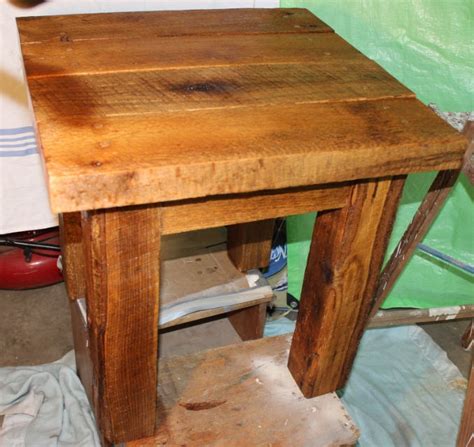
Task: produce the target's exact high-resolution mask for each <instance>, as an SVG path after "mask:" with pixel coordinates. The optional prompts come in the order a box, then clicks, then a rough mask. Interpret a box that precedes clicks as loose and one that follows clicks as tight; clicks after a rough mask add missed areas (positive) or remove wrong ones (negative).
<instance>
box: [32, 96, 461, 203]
mask: <svg viewBox="0 0 474 447" xmlns="http://www.w3.org/2000/svg"><path fill="white" fill-rule="evenodd" d="M340 123H344V125H343V126H342V125H340ZM51 124H52V123H42V122H40V123H38V128H39V132H40V134H41V141H42V150H43V156H44V158H45V161H46V165H47V172H48V183H49V194H50V202H51V206H52V208H53V210H54V211H62V212H65V211H75V210H81V209H96V208H104V207H105V208H106V207H113V206H125V205H131V204H139V203H153V202H161V201H169V200H181V199H187V198H192V197H203V196H209V195H217V194H231V193H241V192H250V191H258V190H262V189H267V190H268V189H278V188H287V187H296V186H302V185H314V184H324V183H331V182H343V181H347V180H353V179H358V178H370V177H375V176H378V175H397V174H403V173H408V172H419V171H426V170H432V169H454V168H459V167H460V166H461V163H462V156H463V153H464V151H465V148H466V140H465V139H464V137H462V136H461V135H459V134H458V133H457V132H455V131H453V130H452V128H451V127H450V126H449V125H448V124H446V123H444V122H443V121H442V120H441V119H440V118H438V117H437V116H435V115H434V113H433V112H431V111H430V110H428V109H426V107H424V106H423V105H422V104H420V103H419V102H418V101H416V100H415V99H391V100H377V101H365V102H358V101H356V102H341V103H327V104H299V105H293V106H272V107H271V106H268V107H255V108H246V107H243V108H233V109H232V108H231V109H218V110H200V111H196V112H183V113H172V114H168V115H160V116H159V119H158V117H153V116H137V117H129V116H126V117H107V118H101V119H97V120H90V119H88V118H84V119H81V120H80V119H78V120H77V121H75V122H74V124H73V125H72V124H71V123H68V122H67V120H66V121H65V122H59V121H55V122H54V126H52V125H51ZM132 129H133V131H132ZM183 129H185V130H186V131H183ZM242 135H245V138H242ZM316 135H317V138H316V137H315V136H316ZM71 147H73V148H74V150H71Z"/></svg>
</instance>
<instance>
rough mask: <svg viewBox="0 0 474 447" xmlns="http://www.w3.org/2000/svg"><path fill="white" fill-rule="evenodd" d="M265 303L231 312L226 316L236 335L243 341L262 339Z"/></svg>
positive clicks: (265, 313) (265, 312) (265, 311)
mask: <svg viewBox="0 0 474 447" xmlns="http://www.w3.org/2000/svg"><path fill="white" fill-rule="evenodd" d="M266 316H267V303H262V304H258V305H256V306H252V307H247V308H245V309H239V310H235V311H233V312H231V313H230V314H229V316H228V318H229V321H230V323H231V324H232V326H233V327H234V329H235V331H236V332H237V334H239V336H240V338H241V339H242V340H244V341H247V340H256V339H257V338H262V337H263V329H264V326H265V318H266Z"/></svg>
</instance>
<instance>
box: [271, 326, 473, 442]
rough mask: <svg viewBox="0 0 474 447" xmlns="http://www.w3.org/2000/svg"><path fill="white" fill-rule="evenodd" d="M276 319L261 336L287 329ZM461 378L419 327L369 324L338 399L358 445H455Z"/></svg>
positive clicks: (463, 386) (463, 388) (463, 385)
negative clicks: (353, 427)
mask: <svg viewBox="0 0 474 447" xmlns="http://www.w3.org/2000/svg"><path fill="white" fill-rule="evenodd" d="M294 326H295V323H294V322H292V321H290V320H288V319H286V318H281V319H280V320H277V321H275V322H272V323H268V324H267V325H266V327H265V335H266V336H270V335H277V334H282V333H288V332H292V331H293V330H294ZM465 392H466V380H465V379H464V378H463V377H462V376H461V373H460V372H459V370H458V369H457V368H456V366H455V365H454V364H453V363H451V361H450V360H449V359H448V358H447V356H446V353H445V352H444V351H443V350H442V349H441V348H440V347H439V346H438V345H437V344H436V343H434V341H433V340H432V339H431V337H430V336H429V335H428V334H427V333H426V332H425V331H423V329H421V328H420V327H418V326H401V327H394V328H383V329H369V330H368V331H366V333H365V334H364V336H363V338H362V341H361V344H360V347H359V350H358V353H357V357H356V359H355V362H354V367H353V369H352V372H351V375H350V377H349V380H348V382H347V384H346V387H345V388H344V390H343V393H342V401H343V402H344V405H345V407H346V409H347V411H348V412H349V414H350V415H351V417H352V419H353V420H354V422H355V423H356V425H357V426H358V428H359V429H360V432H361V437H360V439H359V445H360V446H361V447H372V446H373V447H380V446H383V447H425V446H432V447H446V446H450V445H453V446H454V445H456V435H457V432H458V426H459V421H460V419H461V412H462V406H463V401H464V394H465Z"/></svg>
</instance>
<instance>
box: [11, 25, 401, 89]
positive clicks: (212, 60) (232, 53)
mask: <svg viewBox="0 0 474 447" xmlns="http://www.w3.org/2000/svg"><path fill="white" fill-rule="evenodd" d="M18 24H19V29H20V35H21V29H22V22H21V19H19V22H18ZM105 48H106V51H104V49H105ZM22 53H23V59H24V62H25V69H26V74H27V76H28V78H30V79H33V78H41V77H45V78H49V77H55V76H63V75H68V76H72V75H74V76H80V75H85V74H87V75H90V74H97V73H102V74H105V73H115V72H124V71H125V72H130V71H132V72H133V71H135V72H143V71H151V70H163V69H171V68H174V69H177V68H190V67H195V68H197V67H215V66H236V65H243V64H282V63H283V64H291V63H293V64H294V63H301V64H304V63H309V62H320V63H324V62H325V61H327V62H329V61H334V60H340V61H344V60H348V59H350V58H352V59H353V60H354V62H357V61H358V62H359V63H361V64H365V66H373V67H378V65H376V64H375V62H370V61H369V60H368V59H367V58H366V57H365V56H363V55H362V53H360V52H358V51H357V50H355V49H354V48H353V47H352V46H350V45H349V44H348V43H347V42H345V41H344V40H343V39H342V38H341V37H339V36H338V35H336V34H332V33H323V34H272V35H265V34H260V35H256V36H251V35H239V37H238V38H237V39H236V38H235V36H200V37H199V38H196V37H194V36H184V37H162V38H158V39H145V40H144V39H130V40H107V41H105V42H101V44H100V45H98V44H97V43H94V42H89V41H81V42H73V43H70V44H67V43H66V44H63V45H58V44H56V43H46V44H43V45H26V46H23V47H22ZM364 61H365V62H364ZM379 70H380V71H382V69H381V68H379ZM393 82H397V81H395V80H394V81H393Z"/></svg>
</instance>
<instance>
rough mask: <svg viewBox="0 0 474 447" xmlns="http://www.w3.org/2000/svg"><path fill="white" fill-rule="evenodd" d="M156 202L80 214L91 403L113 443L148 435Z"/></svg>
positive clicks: (154, 349) (152, 399)
mask: <svg viewBox="0 0 474 447" xmlns="http://www.w3.org/2000/svg"><path fill="white" fill-rule="evenodd" d="M159 211H160V210H159V208H158V207H130V208H123V209H118V210H101V211H92V212H88V213H83V215H82V236H83V244H84V259H85V267H86V268H85V278H86V297H87V319H88V327H89V343H90V346H89V348H90V356H91V361H92V366H93V396H92V404H93V407H94V411H95V416H96V419H97V424H98V426H99V429H100V431H101V432H102V434H103V436H104V438H105V439H106V440H107V441H109V442H113V443H118V442H123V441H127V440H132V439H138V438H142V437H146V436H151V435H152V434H153V432H154V426H155V415H156V392H157V354H158V305H159V302H158V294H159V248H160V219H159Z"/></svg>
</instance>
